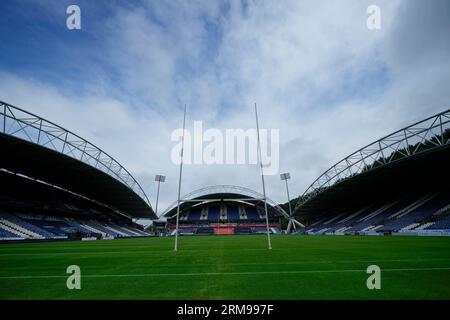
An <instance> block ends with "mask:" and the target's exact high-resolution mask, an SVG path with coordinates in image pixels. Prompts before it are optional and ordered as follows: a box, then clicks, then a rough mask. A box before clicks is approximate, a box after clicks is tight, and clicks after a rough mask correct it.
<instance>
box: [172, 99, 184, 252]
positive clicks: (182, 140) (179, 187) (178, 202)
mask: <svg viewBox="0 0 450 320" xmlns="http://www.w3.org/2000/svg"><path fill="white" fill-rule="evenodd" d="M185 128H186V105H184V116H183V135H182V137H181V152H180V175H179V177H178V200H177V223H176V228H175V247H174V248H173V251H177V250H178V224H179V221H180V201H181V200H180V197H181V176H182V174H183V153H184V152H183V150H184V131H185Z"/></svg>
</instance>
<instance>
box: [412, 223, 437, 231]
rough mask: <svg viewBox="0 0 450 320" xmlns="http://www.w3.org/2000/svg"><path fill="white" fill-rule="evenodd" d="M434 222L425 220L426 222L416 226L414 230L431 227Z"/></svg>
mask: <svg viewBox="0 0 450 320" xmlns="http://www.w3.org/2000/svg"><path fill="white" fill-rule="evenodd" d="M434 224H435V222H427V223H424V224H422V225H420V226H418V227H417V228H415V229H414V230H416V231H418V230H425V229H426V228H428V227H431V226H432V225H434Z"/></svg>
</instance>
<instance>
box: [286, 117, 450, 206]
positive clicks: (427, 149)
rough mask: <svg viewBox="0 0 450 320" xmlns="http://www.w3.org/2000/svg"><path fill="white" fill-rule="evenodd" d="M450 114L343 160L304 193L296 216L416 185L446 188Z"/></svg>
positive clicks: (403, 131) (431, 119) (378, 141)
mask: <svg viewBox="0 0 450 320" xmlns="http://www.w3.org/2000/svg"><path fill="white" fill-rule="evenodd" d="M448 163H450V110H446V111H444V112H441V113H438V114H436V115H434V116H431V117H429V118H426V119H424V120H422V121H419V122H417V123H414V124H412V125H409V126H407V127H405V128H403V129H400V130H398V131H396V132H394V133H391V134H389V135H387V136H385V137H383V138H381V139H379V140H377V141H375V142H373V143H371V144H369V145H367V146H365V147H363V148H361V149H359V150H357V151H355V152H353V153H352V154H350V155H349V156H347V157H345V158H344V159H342V160H341V161H339V162H338V163H336V164H335V165H333V166H332V167H331V168H329V169H328V170H326V171H325V172H324V173H323V174H321V175H320V176H319V177H318V178H317V179H316V180H315V181H314V182H313V183H312V184H311V185H310V186H309V187H308V188H307V190H306V191H305V192H304V193H303V195H302V196H301V197H300V200H299V202H298V203H297V205H296V207H295V209H294V212H295V214H299V213H301V212H303V213H308V212H313V211H317V210H316V209H318V210H321V209H323V208H326V207H327V204H328V206H331V205H336V204H337V202H338V201H339V200H341V204H344V203H345V202H346V201H347V202H348V201H351V200H352V198H353V200H354V198H357V197H360V196H361V197H362V196H365V195H364V194H363V192H366V193H367V192H368V191H370V192H382V191H383V190H386V191H393V190H394V189H395V188H397V189H398V188H408V185H412V184H415V185H417V184H420V183H422V184H429V185H431V184H440V183H443V184H445V183H447V181H448V179H447V177H448V175H449V170H448Z"/></svg>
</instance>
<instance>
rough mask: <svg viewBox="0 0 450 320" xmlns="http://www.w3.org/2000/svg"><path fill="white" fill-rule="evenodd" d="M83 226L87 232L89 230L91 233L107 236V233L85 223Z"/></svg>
mask: <svg viewBox="0 0 450 320" xmlns="http://www.w3.org/2000/svg"><path fill="white" fill-rule="evenodd" d="M81 226H82V227H83V228H85V229H86V230H89V231H90V232H93V233H98V234H101V235H102V236H105V235H107V233H106V232H104V231H101V230H99V229H95V228H94V227H91V226H89V225H87V224H86V222H85V223H82V224H81Z"/></svg>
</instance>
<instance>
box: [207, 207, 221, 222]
mask: <svg viewBox="0 0 450 320" xmlns="http://www.w3.org/2000/svg"><path fill="white" fill-rule="evenodd" d="M219 217H220V207H219V206H210V207H208V221H219Z"/></svg>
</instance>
